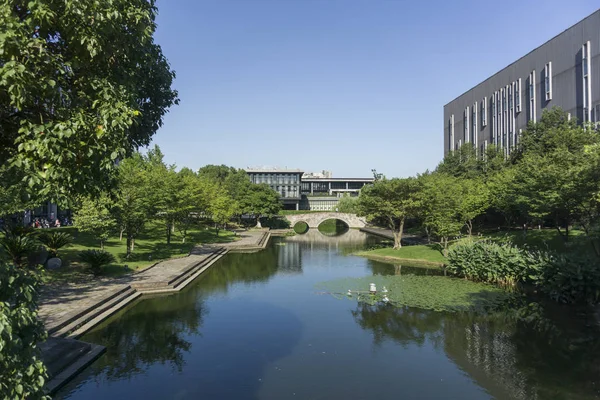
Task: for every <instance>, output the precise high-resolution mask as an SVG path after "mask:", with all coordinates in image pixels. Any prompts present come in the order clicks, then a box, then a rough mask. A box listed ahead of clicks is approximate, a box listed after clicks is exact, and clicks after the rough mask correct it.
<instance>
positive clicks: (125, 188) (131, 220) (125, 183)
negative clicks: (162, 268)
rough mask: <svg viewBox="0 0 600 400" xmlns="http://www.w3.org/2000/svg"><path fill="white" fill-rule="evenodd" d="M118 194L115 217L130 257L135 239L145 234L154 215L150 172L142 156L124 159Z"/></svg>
mask: <svg viewBox="0 0 600 400" xmlns="http://www.w3.org/2000/svg"><path fill="white" fill-rule="evenodd" d="M118 172H119V173H118V194H117V196H116V201H115V208H114V210H115V215H116V219H117V223H118V225H119V226H120V229H121V230H122V232H123V233H125V237H126V238H127V255H126V257H127V258H129V256H130V255H131V252H132V251H133V250H134V246H135V238H136V237H137V236H138V235H139V234H140V232H142V230H143V229H144V226H145V224H146V221H147V220H148V218H149V217H150V216H151V215H154V214H155V213H154V211H153V204H152V199H151V198H150V197H149V192H150V191H151V190H152V187H151V186H153V185H149V182H148V173H147V169H146V167H145V164H144V159H143V158H142V156H141V155H139V154H137V153H136V154H134V155H133V157H131V158H128V159H125V160H123V161H122V162H121V163H120V165H119V171H118Z"/></svg>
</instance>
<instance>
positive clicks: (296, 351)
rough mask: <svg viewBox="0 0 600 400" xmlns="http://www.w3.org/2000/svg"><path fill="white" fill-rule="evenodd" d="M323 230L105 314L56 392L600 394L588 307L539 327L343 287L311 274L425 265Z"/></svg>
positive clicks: (358, 236)
mask: <svg viewBox="0 0 600 400" xmlns="http://www.w3.org/2000/svg"><path fill="white" fill-rule="evenodd" d="M311 232H312V233H311ZM319 235H320V234H319V233H318V232H317V231H316V230H313V231H309V233H307V234H306V235H298V236H296V237H291V238H288V239H286V240H285V241H284V242H283V243H284V244H285V245H279V244H278V243H273V244H272V245H271V246H270V247H269V248H267V249H266V250H264V251H262V252H260V253H255V254H230V255H227V256H226V257H225V258H223V259H222V260H220V261H219V262H218V263H217V264H215V265H214V266H213V267H212V268H211V269H210V270H209V271H208V272H207V273H206V274H204V276H203V277H201V278H200V279H199V280H197V281H196V282H195V284H193V285H192V286H191V287H189V288H187V289H186V290H184V291H183V292H182V293H180V294H177V295H172V296H168V297H158V298H152V299H147V300H143V301H140V302H139V303H137V304H136V305H134V306H132V307H131V308H129V309H127V310H124V311H123V312H121V313H120V314H118V315H116V316H115V317H113V318H111V319H110V320H108V321H107V322H106V323H105V324H103V325H102V326H100V327H99V328H97V329H96V330H95V331H93V332H91V333H89V334H87V335H86V336H85V337H83V338H82V340H85V341H90V342H94V343H99V344H102V345H104V346H107V347H108V351H107V353H106V354H105V355H104V356H102V357H101V358H100V359H99V360H98V361H97V362H96V363H94V364H93V365H92V366H91V367H90V368H88V369H87V370H86V371H84V372H83V373H82V374H81V375H80V376H79V377H78V379H77V380H76V381H74V382H72V383H71V384H69V385H68V386H67V387H66V388H64V389H63V390H62V391H61V392H60V393H59V396H58V397H64V398H72V399H137V398H140V399H141V398H144V399H490V398H497V399H594V398H600V392H599V386H598V385H599V382H600V340H599V339H598V338H599V336H597V329H596V328H595V327H594V325H593V324H592V323H591V322H590V321H589V320H586V319H585V318H583V317H580V318H572V317H573V316H575V317H577V315H574V314H575V313H574V312H564V311H563V312H561V313H559V317H557V318H555V320H554V321H555V322H556V324H557V326H559V327H560V334H557V335H554V334H553V335H548V334H544V335H542V334H539V333H537V331H536V330H533V329H531V328H528V327H524V326H521V325H516V324H514V323H507V322H506V321H496V320H494V319H484V318H481V317H476V316H474V315H470V314H444V313H438V312H432V311H425V310H420V309H411V308H392V307H388V306H367V305H360V304H358V303H356V302H354V301H351V300H338V299H336V298H334V297H333V296H330V295H328V294H323V293H318V292H316V291H315V288H314V285H315V284H316V283H318V282H323V281H327V280H331V279H336V278H341V277H360V276H365V275H372V274H397V273H400V272H401V273H402V274H406V273H410V272H411V271H412V272H423V270H419V269H411V268H410V267H407V266H403V267H402V268H401V269H399V268H398V266H394V265H389V264H382V263H379V262H374V261H369V260H367V259H363V258H359V257H355V256H351V255H347V254H349V253H351V252H352V251H354V250H357V249H360V248H363V247H364V246H365V242H366V241H367V238H366V237H365V236H364V235H363V234H362V233H360V232H357V231H355V230H350V231H349V232H347V233H346V234H344V235H342V236H339V237H325V236H322V235H321V236H319ZM369 240H376V239H373V238H371V239H369ZM424 273H431V272H424ZM569 314H572V315H569ZM586 324H587V327H586Z"/></svg>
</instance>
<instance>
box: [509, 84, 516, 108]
mask: <svg viewBox="0 0 600 400" xmlns="http://www.w3.org/2000/svg"><path fill="white" fill-rule="evenodd" d="M507 90H508V108H509V109H510V110H511V111H512V110H513V108H514V104H515V103H513V93H512V85H511V86H509V87H508V89H507Z"/></svg>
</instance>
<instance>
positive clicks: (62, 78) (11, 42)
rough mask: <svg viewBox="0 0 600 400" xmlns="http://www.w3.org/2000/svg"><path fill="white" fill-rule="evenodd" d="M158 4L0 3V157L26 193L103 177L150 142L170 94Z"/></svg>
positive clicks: (79, 187)
mask: <svg viewBox="0 0 600 400" xmlns="http://www.w3.org/2000/svg"><path fill="white" fill-rule="evenodd" d="M156 13H157V9H156V7H155V5H154V1H145V0H133V1H130V0H115V1H111V2H100V3H99V2H81V1H76V0H66V1H58V2H49V1H43V0H34V1H29V2H14V1H9V2H3V3H2V5H0V21H2V27H3V34H2V35H1V36H0V99H2V101H1V104H2V105H1V106H0V130H1V131H2V132H3V134H2V135H1V136H0V164H1V165H5V164H6V163H7V162H10V163H11V165H14V166H16V167H17V168H19V169H20V170H21V171H22V172H23V173H24V175H25V182H26V183H27V184H28V185H29V187H30V188H32V189H34V190H31V191H30V193H35V194H36V195H39V196H40V198H48V197H51V196H52V197H55V198H56V199H59V200H60V199H62V200H65V201H67V200H68V197H69V195H70V194H71V193H72V192H73V191H75V192H78V193H81V192H90V191H96V190H98V189H102V188H104V187H107V186H108V185H110V184H111V182H112V178H113V172H114V170H115V165H116V163H115V161H116V160H117V159H120V158H123V157H124V156H126V155H128V154H131V152H132V151H133V150H135V149H136V148H137V147H138V146H143V145H148V143H149V142H150V140H151V137H152V136H153V135H154V133H155V132H156V131H157V129H158V128H159V127H160V126H161V125H162V117H163V115H164V114H165V113H166V111H167V109H168V108H169V107H170V106H172V105H173V104H175V103H177V92H175V91H174V90H172V89H171V84H172V81H173V78H174V73H173V72H172V71H171V70H170V68H169V65H168V63H167V60H166V59H165V57H164V56H163V54H162V51H161V48H160V46H158V45H157V44H155V43H154V40H153V34H154V31H155V29H156V23H155V18H156ZM124 32H126V33H127V34H124Z"/></svg>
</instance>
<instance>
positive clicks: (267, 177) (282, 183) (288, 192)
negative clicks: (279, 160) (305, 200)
mask: <svg viewBox="0 0 600 400" xmlns="http://www.w3.org/2000/svg"><path fill="white" fill-rule="evenodd" d="M246 173H247V174H248V176H249V177H250V181H251V182H252V183H266V184H267V185H269V186H270V187H271V188H272V189H273V190H275V191H276V192H278V193H279V195H280V196H281V200H282V202H283V207H284V208H285V209H289V210H299V209H300V180H301V178H302V174H303V171H301V170H299V169H262V168H257V169H246Z"/></svg>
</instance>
